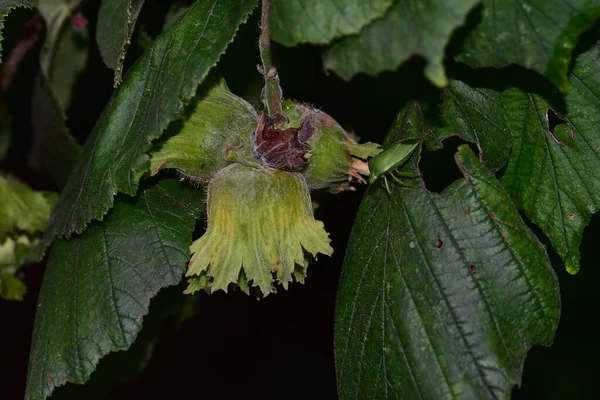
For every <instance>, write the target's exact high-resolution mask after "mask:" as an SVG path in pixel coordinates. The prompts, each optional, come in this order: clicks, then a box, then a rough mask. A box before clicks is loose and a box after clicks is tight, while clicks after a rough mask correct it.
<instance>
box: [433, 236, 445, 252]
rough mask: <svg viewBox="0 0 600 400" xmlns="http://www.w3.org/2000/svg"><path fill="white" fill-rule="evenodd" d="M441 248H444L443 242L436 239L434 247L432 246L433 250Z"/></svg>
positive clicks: (440, 239)
mask: <svg viewBox="0 0 600 400" xmlns="http://www.w3.org/2000/svg"><path fill="white" fill-rule="evenodd" d="M442 247H444V241H443V240H442V238H437V241H436V243H435V245H434V246H433V248H434V249H438V250H439V249H441V248H442Z"/></svg>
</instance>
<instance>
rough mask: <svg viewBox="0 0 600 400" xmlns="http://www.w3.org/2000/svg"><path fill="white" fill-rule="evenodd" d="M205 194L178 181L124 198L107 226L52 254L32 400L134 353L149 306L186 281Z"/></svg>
mask: <svg viewBox="0 0 600 400" xmlns="http://www.w3.org/2000/svg"><path fill="white" fill-rule="evenodd" d="M201 198H202V192H200V191H198V190H195V189H191V188H189V187H184V186H182V185H181V184H180V183H179V182H177V181H174V180H167V181H162V182H160V183H159V184H157V185H155V186H152V187H150V188H148V189H145V190H142V191H140V193H139V194H138V196H137V198H136V199H130V198H127V197H125V196H122V197H121V198H120V199H119V200H118V201H117V204H116V205H115V207H114V209H113V210H111V212H110V213H109V214H108V216H107V217H106V220H105V221H103V222H94V223H93V224H92V225H91V226H90V227H89V229H87V230H86V231H85V232H84V233H83V234H82V235H81V236H77V237H74V238H71V239H69V240H67V239H61V240H58V241H56V242H55V243H54V245H53V246H52V248H51V250H50V256H49V260H48V267H47V270H46V273H45V276H44V282H43V285H42V290H41V292H40V296H39V300H38V310H37V315H36V322H35V328H34V332H33V343H32V349H31V357H30V362H29V374H28V379H27V392H26V398H27V399H44V398H46V397H47V396H49V395H50V394H51V393H52V391H53V390H54V387H56V386H61V385H63V384H65V383H66V382H75V383H83V382H85V381H86V380H87V379H88V378H89V376H90V374H91V373H92V372H93V371H94V369H95V368H96V364H97V363H98V360H99V359H100V358H101V357H103V356H104V355H106V354H107V353H109V352H111V351H116V350H123V349H126V348H128V347H129V346H130V345H131V343H132V342H133V341H134V340H135V337H136V335H137V333H138V332H139V330H140V329H141V328H142V321H143V318H144V316H145V315H146V314H147V312H148V305H149V303H150V299H151V298H152V297H153V296H154V295H155V294H156V293H157V292H158V291H159V290H160V289H161V288H163V287H165V286H169V285H174V284H176V283H177V282H179V280H180V279H181V277H182V275H183V273H184V271H185V266H186V263H187V261H188V260H189V257H190V253H189V246H190V244H191V239H192V237H191V236H192V231H193V230H194V224H195V221H196V217H197V216H198V215H199V213H200V209H201V204H202V200H201Z"/></svg>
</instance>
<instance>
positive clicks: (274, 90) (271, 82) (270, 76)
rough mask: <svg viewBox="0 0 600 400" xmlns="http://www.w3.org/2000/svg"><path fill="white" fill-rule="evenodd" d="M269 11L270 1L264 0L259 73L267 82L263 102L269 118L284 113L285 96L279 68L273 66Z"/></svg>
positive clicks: (259, 43) (259, 42)
mask: <svg viewBox="0 0 600 400" xmlns="http://www.w3.org/2000/svg"><path fill="white" fill-rule="evenodd" d="M269 11H270V5H269V0H262V14H261V20H260V25H261V34H260V38H259V39H258V47H259V49H260V58H261V61H262V67H259V71H260V72H261V73H262V75H263V77H264V80H265V87H264V89H263V92H262V101H263V103H264V104H265V106H266V107H267V114H268V115H269V116H275V115H278V114H281V113H282V108H281V98H282V96H283V95H282V92H281V87H280V86H279V74H278V73H277V68H276V67H275V66H274V65H273V56H272V53H271V28H270V25H269Z"/></svg>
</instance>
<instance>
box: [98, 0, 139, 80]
mask: <svg viewBox="0 0 600 400" xmlns="http://www.w3.org/2000/svg"><path fill="white" fill-rule="evenodd" d="M143 5H144V0H129V1H127V5H126V6H125V5H124V4H123V1H121V0H104V1H103V2H102V4H101V5H100V10H99V11H98V25H97V26H96V40H97V41H98V48H99V49H100V55H101V56H102V59H103V60H104V63H105V64H106V65H107V66H108V67H109V68H111V69H113V70H115V87H116V86H118V85H119V83H121V76H122V74H123V62H124V61H125V54H126V53H127V48H128V47H129V43H130V42H131V35H132V34H133V31H134V28H135V22H136V20H137V17H138V15H139V14H140V10H141V9H142V6H143Z"/></svg>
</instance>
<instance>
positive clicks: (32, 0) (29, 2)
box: [0, 0, 37, 60]
mask: <svg viewBox="0 0 600 400" xmlns="http://www.w3.org/2000/svg"><path fill="white" fill-rule="evenodd" d="M36 4H37V1H36V0H0V56H2V40H3V39H4V37H3V36H2V32H3V31H4V19H5V18H6V16H7V15H8V13H9V12H10V11H11V10H13V9H15V8H17V7H26V8H33V7H35V6H36ZM0 60H1V59H0Z"/></svg>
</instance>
